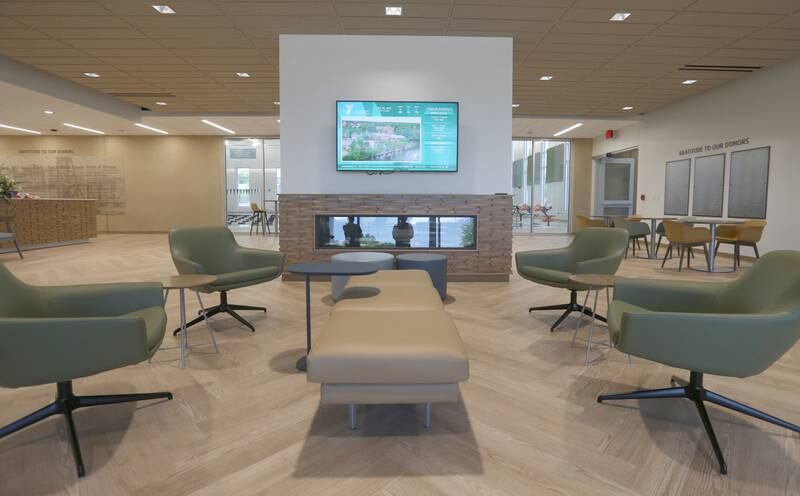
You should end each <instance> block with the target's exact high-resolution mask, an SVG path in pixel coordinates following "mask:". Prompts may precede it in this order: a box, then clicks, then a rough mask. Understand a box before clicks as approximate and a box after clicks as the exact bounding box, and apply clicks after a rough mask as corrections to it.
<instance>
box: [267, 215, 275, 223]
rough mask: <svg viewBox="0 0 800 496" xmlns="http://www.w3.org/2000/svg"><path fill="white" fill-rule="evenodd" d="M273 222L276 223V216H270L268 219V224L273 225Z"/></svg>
mask: <svg viewBox="0 0 800 496" xmlns="http://www.w3.org/2000/svg"><path fill="white" fill-rule="evenodd" d="M273 222H275V214H269V217H267V224H269V225H272V223H273Z"/></svg>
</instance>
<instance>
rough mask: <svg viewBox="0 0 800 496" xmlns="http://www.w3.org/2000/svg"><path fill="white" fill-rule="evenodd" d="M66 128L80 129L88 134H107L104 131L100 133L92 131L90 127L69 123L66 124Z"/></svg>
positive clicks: (95, 130)
mask: <svg viewBox="0 0 800 496" xmlns="http://www.w3.org/2000/svg"><path fill="white" fill-rule="evenodd" d="M64 125H65V126H67V127H71V128H73V129H80V130H81V131H86V132H87V133H94V134H106V133H104V132H103V131H98V130H97V129H92V128H90V127H83V126H79V125H77V124H70V123H69V122H65V123H64Z"/></svg>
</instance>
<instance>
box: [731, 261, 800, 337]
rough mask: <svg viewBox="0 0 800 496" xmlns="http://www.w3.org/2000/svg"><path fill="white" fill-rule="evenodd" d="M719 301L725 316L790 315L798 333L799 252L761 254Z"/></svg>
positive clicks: (799, 297) (799, 321)
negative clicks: (746, 314)
mask: <svg viewBox="0 0 800 496" xmlns="http://www.w3.org/2000/svg"><path fill="white" fill-rule="evenodd" d="M722 302H723V307H724V310H725V311H726V312H729V313H751V314H752V313H782V312H789V313H792V314H794V318H795V320H796V321H797V327H798V330H799V331H800V251H790V250H779V251H772V252H769V253H767V254H765V255H764V256H763V257H761V258H760V259H758V260H756V262H755V263H754V264H753V266H752V267H750V269H748V270H747V272H745V273H744V274H743V275H742V276H741V277H739V278H738V279H737V280H736V281H734V282H732V283H731V284H729V285H728V289H727V290H726V291H725V293H724V294H723V296H722Z"/></svg>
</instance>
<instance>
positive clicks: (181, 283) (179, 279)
mask: <svg viewBox="0 0 800 496" xmlns="http://www.w3.org/2000/svg"><path fill="white" fill-rule="evenodd" d="M216 280H217V278H216V276H208V275H203V274H185V275H177V276H169V277H166V278H164V279H161V281H159V282H161V285H162V286H164V304H165V305H166V303H167V297H168V296H169V292H170V290H172V289H177V290H178V295H179V301H180V305H179V308H180V315H181V326H180V335H181V344H180V346H178V348H179V349H180V350H181V368H185V367H186V352H187V351H188V350H189V344H188V340H187V336H186V333H187V331H186V290H187V289H189V290H192V291H194V294H195V295H196V296H197V303H199V304H200V313H201V314H202V315H203V318H204V319H205V321H206V327H207V328H208V335H209V337H210V338H211V342H210V343H208V344H207V345H200V346H213V347H214V352H215V353H219V347H217V340H216V339H215V338H214V331H212V330H211V325H210V324H209V323H208V316H207V315H206V309H205V307H204V306H203V301H202V300H201V299H200V292H199V291H198V290H197V288H199V287H201V286H205V285H207V284H211V283H212V282H214V281H216ZM171 349H175V346H170V347H167V348H164V347H161V348H159V351H160V350H171Z"/></svg>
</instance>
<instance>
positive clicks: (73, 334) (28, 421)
mask: <svg viewBox="0 0 800 496" xmlns="http://www.w3.org/2000/svg"><path fill="white" fill-rule="evenodd" d="M166 325H167V316H166V314H165V313H164V303H163V300H162V289H161V285H160V284H157V283H127V284H93V285H87V286H60V287H59V286H54V287H40V286H30V285H28V284H25V283H23V282H21V281H20V280H19V279H17V278H16V277H14V276H13V275H12V274H11V272H9V270H8V269H7V268H6V267H5V266H3V265H0V343H2V345H0V387H6V388H18V387H26V386H37V385H41V384H53V383H55V384H56V398H55V401H53V402H52V403H50V404H49V405H47V406H45V407H43V408H41V409H39V410H37V411H35V412H33V413H31V414H29V415H27V416H25V417H22V418H21V419H19V420H17V421H15V422H12V423H11V424H9V425H7V426H5V427H0V438H4V437H6V436H8V435H10V434H13V433H15V432H17V431H19V430H21V429H24V428H25V427H28V426H30V425H33V424H35V423H37V422H39V421H41V420H44V419H46V418H48V417H51V416H53V415H58V414H61V415H63V416H64V418H65V419H66V421H67V427H68V430H69V440H70V443H71V445H72V454H73V456H74V457H75V463H76V465H77V469H78V477H82V476H83V475H84V474H85V473H86V471H85V469H84V466H83V458H82V456H81V448H80V445H79V443H78V435H77V433H76V431H75V424H74V422H73V420H72V412H73V410H76V409H78V408H83V407H88V406H99V405H110V404H114V403H125V402H130V401H142V400H152V399H172V394H171V393H167V392H164V393H145V394H115V395H103V396H76V395H75V394H74V393H73V391H72V381H73V379H78V378H80V377H87V376H90V375H94V374H98V373H100V372H105V371H107V370H112V369H116V368H120V367H125V366H127V365H133V364H136V363H139V362H143V361H146V360H148V359H149V358H150V356H152V355H153V353H155V352H156V350H157V349H158V347H159V345H160V344H161V341H162V340H163V339H164V329H165V327H166Z"/></svg>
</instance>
